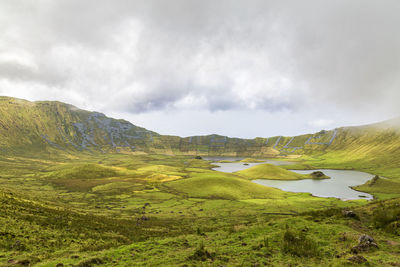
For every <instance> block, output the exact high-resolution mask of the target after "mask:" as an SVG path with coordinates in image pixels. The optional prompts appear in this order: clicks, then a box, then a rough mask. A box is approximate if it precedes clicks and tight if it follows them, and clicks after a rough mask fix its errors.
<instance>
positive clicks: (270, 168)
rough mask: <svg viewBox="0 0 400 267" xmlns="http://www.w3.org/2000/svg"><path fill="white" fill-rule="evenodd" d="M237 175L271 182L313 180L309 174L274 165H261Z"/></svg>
mask: <svg viewBox="0 0 400 267" xmlns="http://www.w3.org/2000/svg"><path fill="white" fill-rule="evenodd" d="M235 174H237V175H239V176H241V177H245V178H247V179H251V180H255V179H269V180H300V179H310V178H313V177H312V176H311V175H308V174H300V173H295V172H291V171H288V170H285V169H283V168H281V167H280V166H276V165H272V164H260V165H257V166H253V167H251V168H248V169H245V170H242V171H238V172H235Z"/></svg>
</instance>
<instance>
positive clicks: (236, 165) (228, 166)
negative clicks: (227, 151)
mask: <svg viewBox="0 0 400 267" xmlns="http://www.w3.org/2000/svg"><path fill="white" fill-rule="evenodd" d="M203 159H205V160H211V161H219V160H230V161H239V160H242V159H244V158H234V157H231V158H229V157H204V158H203ZM265 163H268V164H272V165H278V166H282V165H290V164H293V163H292V162H289V161H279V160H264V162H257V163H246V164H248V165H245V163H244V162H231V163H219V162H213V164H214V165H217V166H219V167H216V168H213V170H215V171H219V172H237V171H241V170H245V169H248V168H250V167H253V166H256V165H259V164H265Z"/></svg>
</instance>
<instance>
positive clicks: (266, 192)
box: [166, 171, 284, 200]
mask: <svg viewBox="0 0 400 267" xmlns="http://www.w3.org/2000/svg"><path fill="white" fill-rule="evenodd" d="M166 186H168V187H170V188H173V189H174V190H177V191H179V192H182V193H185V194H186V195H187V196H189V197H192V198H211V199H231V200H240V199H253V198H266V199H275V198H281V197H282V196H283V195H284V194H283V192H282V191H281V190H277V189H274V188H269V187H266V186H260V185H257V184H254V183H252V182H250V181H247V180H244V179H241V178H238V177H236V176H234V175H231V174H225V173H220V172H215V171H202V172H199V173H193V174H191V176H190V178H187V179H183V180H178V181H174V182H171V183H168V184H166Z"/></svg>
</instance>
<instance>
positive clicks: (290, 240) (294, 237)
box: [282, 228, 320, 257]
mask: <svg viewBox="0 0 400 267" xmlns="http://www.w3.org/2000/svg"><path fill="white" fill-rule="evenodd" d="M282 251H283V252H284V253H288V254H290V255H292V256H298V257H318V256H319V255H320V253H319V251H318V244H317V242H315V241H314V240H313V239H312V238H310V237H309V236H307V228H305V229H303V231H293V230H290V229H289V228H288V229H287V230H286V231H285V233H284V234H283V242H282Z"/></svg>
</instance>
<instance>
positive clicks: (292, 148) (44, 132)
mask: <svg viewBox="0 0 400 267" xmlns="http://www.w3.org/2000/svg"><path fill="white" fill-rule="evenodd" d="M399 149H400V119H399V118H397V119H393V120H389V121H385V122H382V123H377V124H371V125H365V126H358V127H342V128H337V129H333V130H321V131H319V132H317V133H314V134H306V135H300V136H293V137H285V136H275V137H269V138H255V139H240V138H230V137H227V136H220V135H208V136H192V137H185V138H182V137H179V136H166V135H160V134H158V133H155V132H153V131H150V130H147V129H144V128H142V127H138V126H136V125H133V124H132V123H130V122H127V121H124V120H117V119H113V118H109V117H107V116H105V115H104V114H101V113H98V112H90V111H85V110H81V109H78V108H76V107H74V106H72V105H68V104H64V103H61V102H50V101H40V102H29V101H26V100H21V99H16V98H10V97H0V151H1V152H2V154H3V155H25V156H26V155H31V156H33V157H49V156H52V155H55V154H57V155H66V156H67V157H70V156H71V155H75V154H76V153H82V152H83V153H118V152H120V153H155V154H169V155H201V156H246V157H253V158H257V157H264V158H265V157H287V156H290V157H294V158H296V157H299V156H302V158H301V161H303V163H307V162H308V163H310V162H311V163H312V165H314V166H322V165H324V166H325V167H326V166H329V167H331V168H350V166H351V168H356V169H362V170H368V169H379V168H380V167H381V166H382V164H385V168H384V169H385V171H382V172H381V173H379V174H382V175H385V176H389V177H396V178H400V175H399V173H400V167H398V166H400V153H398V151H399ZM388 167H390V168H388ZM389 169H390V170H389Z"/></svg>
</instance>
